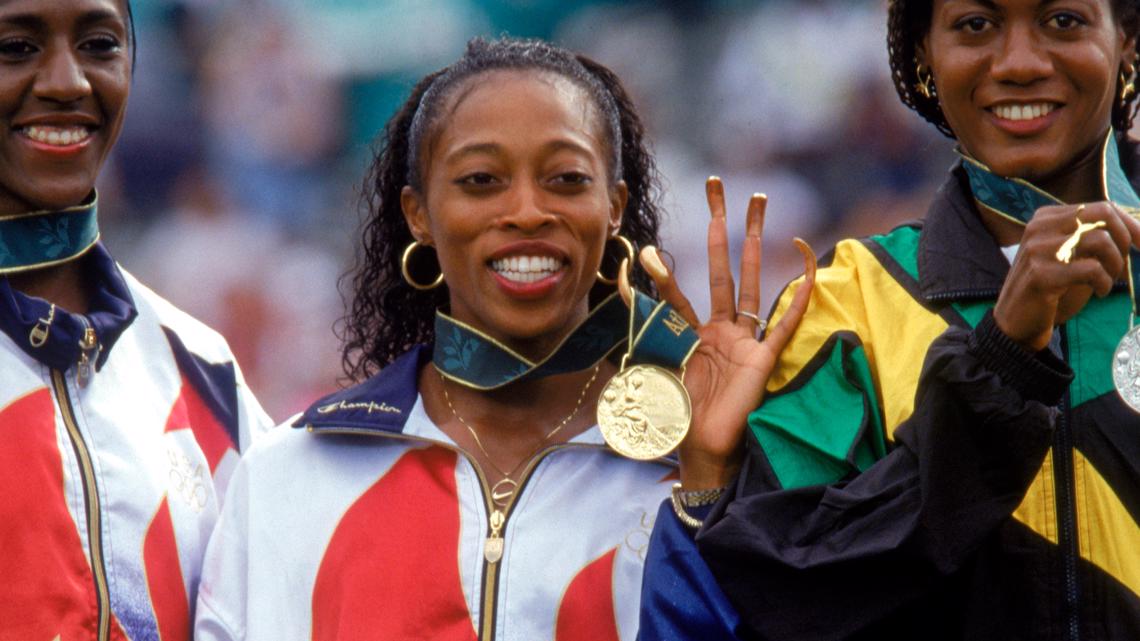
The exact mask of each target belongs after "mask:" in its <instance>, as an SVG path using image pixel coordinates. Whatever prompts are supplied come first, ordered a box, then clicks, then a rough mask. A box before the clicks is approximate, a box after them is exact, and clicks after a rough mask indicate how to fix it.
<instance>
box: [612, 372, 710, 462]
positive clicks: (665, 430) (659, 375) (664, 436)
mask: <svg viewBox="0 0 1140 641" xmlns="http://www.w3.org/2000/svg"><path fill="white" fill-rule="evenodd" d="M692 416H693V412H692V407H691V406H690V403H689V393H688V391H687V390H685V385H684V384H683V383H682V382H681V380H680V379H678V378H677V377H676V376H675V375H673V374H672V373H671V372H669V371H668V370H666V369H663V368H661V367H657V366H655V365H634V366H632V367H626V368H624V369H622V370H621V371H620V372H618V373H617V374H616V375H615V376H614V377H613V378H611V379H610V381H609V382H608V383H606V386H605V388H603V389H602V394H601V397H599V398H598V427H599V428H600V429H601V430H602V436H603V437H604V438H605V439H606V443H607V444H608V445H609V446H610V447H612V448H613V449H614V450H615V451H616V452H618V453H619V454H621V455H622V456H626V457H629V458H632V459H637V460H642V461H644V460H648V459H655V458H660V457H662V456H665V455H666V454H668V453H669V452H672V451H673V450H674V449H676V448H677V446H678V445H680V444H681V441H682V440H684V438H685V434H687V433H688V432H689V422H690V420H691V419H692Z"/></svg>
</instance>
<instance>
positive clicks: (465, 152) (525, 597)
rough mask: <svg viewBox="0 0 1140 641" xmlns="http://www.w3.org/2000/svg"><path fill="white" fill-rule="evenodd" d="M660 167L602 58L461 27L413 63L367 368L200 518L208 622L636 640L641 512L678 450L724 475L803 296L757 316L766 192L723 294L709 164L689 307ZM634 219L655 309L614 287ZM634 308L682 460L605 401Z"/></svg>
mask: <svg viewBox="0 0 1140 641" xmlns="http://www.w3.org/2000/svg"><path fill="white" fill-rule="evenodd" d="M656 191H657V185H656V173H655V170H654V165H653V159H652V157H651V156H650V155H649V153H648V151H647V146H646V142H645V138H644V134H643V130H642V126H641V123H640V120H639V119H638V117H637V114H636V112H635V111H634V110H633V108H632V104H631V101H630V99H629V97H628V96H627V95H626V92H625V90H624V89H623V88H622V85H621V83H620V82H619V81H618V79H617V78H616V77H615V76H614V75H613V73H612V72H610V71H609V70H608V69H606V68H605V67H603V66H601V65H599V64H598V63H596V62H593V61H591V60H589V59H587V58H584V57H581V56H576V55H574V54H572V53H570V52H568V51H565V50H563V49H559V48H557V47H554V46H552V45H549V44H547V43H544V42H540V41H526V40H511V39H504V40H497V41H492V42H487V41H483V40H474V41H472V42H471V43H469V45H468V49H467V52H466V54H465V55H464V56H463V58H461V59H460V60H458V61H456V62H455V63H454V64H452V65H451V66H449V67H447V68H445V69H443V70H440V71H439V72H436V73H434V74H431V75H429V76H427V77H426V78H424V79H423V80H422V81H420V83H419V84H418V85H416V87H415V88H414V89H413V90H412V93H411V95H410V96H409V98H408V100H407V102H406V103H405V104H404V106H403V107H402V108H401V109H400V111H399V112H397V113H396V115H395V116H394V117H393V118H392V120H390V121H389V123H388V125H387V127H386V129H385V132H384V142H383V144H382V145H381V147H380V149H379V151H378V153H377V156H376V160H375V163H374V167H373V171H372V175H371V176H370V180H369V194H368V196H369V197H368V204H369V212H368V214H369V218H368V221H367V223H366V228H365V234H364V253H363V256H362V260H361V265H360V266H359V267H358V269H357V271H356V274H355V278H354V281H353V282H354V285H355V291H354V292H353V294H354V299H353V303H352V309H351V311H350V314H349V317H348V318H347V332H346V333H347V336H346V347H345V363H346V369H347V370H348V371H349V372H350V374H351V375H353V376H354V378H356V379H357V384H356V385H354V386H352V387H349V388H347V389H345V390H342V391H340V392H337V393H335V394H332V395H330V396H328V397H326V398H325V399H322V400H321V401H318V402H317V403H316V404H315V405H314V406H313V407H312V408H310V409H309V410H308V411H306V412H305V413H304V414H302V415H301V416H300V417H299V418H297V419H296V420H295V421H293V426H294V427H299V428H306V429H304V430H292V429H282V430H278V431H276V432H275V433H274V434H273V435H272V436H270V437H269V438H266V439H264V440H263V441H262V442H261V444H260V445H259V446H258V447H256V448H255V449H254V450H252V451H251V452H250V454H249V456H247V457H245V458H244V459H243V461H242V463H241V465H240V468H239V470H240V471H239V473H238V479H239V480H238V481H236V483H237V484H236V485H235V487H234V492H233V493H231V496H232V497H234V500H233V501H231V502H230V503H227V506H226V510H225V511H224V512H223V516H222V520H221V523H220V526H219V528H218V529H217V530H216V531H215V533H214V536H213V538H212V540H211V543H210V550H209V553H208V555H207V561H206V569H205V571H204V574H203V583H202V590H201V592H200V595H199V607H198V620H197V628H196V632H197V638H198V639H204V640H213V639H237V638H245V639H267V640H269V639H272V640H274V641H279V640H282V639H298V640H300V639H317V640H321V641H323V640H325V639H334V638H336V639H375V638H381V639H404V638H432V639H455V640H458V639H464V640H467V639H476V638H477V639H486V640H487V641H491V640H492V639H557V640H559V641H571V640H574V639H582V640H586V639H589V640H591V641H598V640H613V641H617V640H618V639H633V638H634V637H635V635H636V633H637V619H638V611H639V593H638V588H639V586H640V583H641V576H642V567H643V565H644V558H645V557H644V554H645V548H646V545H647V542H648V539H649V535H650V530H651V528H652V526H653V519H654V517H653V515H654V513H655V512H656V511H657V508H658V506H659V505H660V504H661V503H662V501H663V500H664V499H665V497H666V496H668V495H669V493H670V491H671V485H673V484H672V481H673V480H675V479H676V478H677V477H678V475H679V477H680V480H681V482H682V484H683V488H684V490H686V491H693V492H702V491H703V495H704V496H710V495H717V492H718V490H717V489H716V488H719V487H722V486H723V485H724V484H725V483H726V482H727V480H728V479H729V478H731V476H732V474H733V473H734V472H735V469H736V466H738V465H739V452H738V451H737V450H736V447H735V446H736V443H737V442H738V440H739V434H740V431H741V430H742V429H743V427H744V420H745V417H746V415H747V413H748V411H749V410H750V409H751V408H752V407H754V406H755V404H756V402H757V401H758V400H759V396H760V395H761V394H762V390H763V384H764V381H765V379H766V376H767V373H768V371H769V370H770V369H771V365H772V363H773V362H774V361H775V354H776V352H777V351H778V349H779V345H781V344H782V343H783V342H784V341H786V340H787V337H788V336H789V335H790V333H791V329H792V327H793V326H794V323H795V318H796V317H797V313H796V312H793V313H792V314H789V316H788V320H787V321H786V322H784V323H781V324H780V325H779V326H777V327H776V328H774V329H773V332H772V334H771V336H770V337H769V338H768V339H767V340H764V341H762V342H761V341H757V340H756V335H755V329H756V325H755V320H754V318H755V314H756V306H757V305H758V304H759V291H758V290H759V269H760V257H759V253H760V232H761V227H762V216H763V199H762V198H759V197H757V198H755V199H754V200H753V204H752V208H751V210H750V211H749V215H748V220H747V224H748V233H747V236H748V240H747V241H746V244H745V248H744V251H743V255H744V262H743V263H742V282H741V289H740V298H739V308H740V312H741V313H740V314H738V313H737V300H736V294H737V292H736V290H735V287H734V285H733V283H732V277H731V271H730V269H729V266H728V247H727V242H726V240H725V237H726V233H727V232H726V229H725V214H724V209H723V205H724V203H723V193H722V191H721V189H720V183H719V181H716V180H713V181H711V182H710V204H711V205H712V208H713V213H714V215H713V219H712V222H711V223H710V232H709V234H710V236H709V237H710V262H711V264H712V265H713V269H712V278H711V281H712V282H714V283H716V287H715V289H714V292H713V300H714V301H715V305H714V309H713V314H712V318H710V320H709V322H707V323H704V324H701V323H699V321H698V319H697V318H696V316H695V315H694V314H693V313H692V309H691V308H690V306H689V305H688V303H687V301H686V300H685V299H684V297H683V296H681V294H680V292H679V291H678V289H677V286H676V283H675V281H674V280H673V278H672V276H671V275H670V274H669V272H668V270H667V269H665V267H664V265H662V264H661V262H660V259H659V258H658V255H657V253H656V251H655V249H653V248H652V247H650V245H652V244H654V243H655V242H656V235H657V225H658V217H659V211H658V208H657V205H656V201H655V197H656ZM619 234H620V236H619ZM622 238H625V239H627V240H624V241H623V240H622ZM632 245H636V246H638V247H641V248H642V263H643V265H644V266H646V269H647V270H648V271H649V272H650V274H651V275H652V278H653V280H652V281H650V280H649V279H648V278H646V277H645V276H644V275H638V276H636V277H634V278H633V281H634V283H635V284H636V286H637V287H638V288H639V289H641V290H644V291H651V290H652V289H653V287H652V285H656V286H657V288H658V289H659V290H660V291H661V293H662V295H663V297H664V298H665V299H666V300H667V301H668V303H669V304H671V305H672V308H673V309H672V313H670V309H671V308H670V307H669V306H667V305H660V306H657V305H655V304H654V303H653V301H651V300H650V299H649V298H648V296H646V295H644V294H642V293H639V292H634V291H632V290H624V291H626V294H627V295H629V296H631V297H635V298H634V300H635V301H637V303H636V304H635V305H634V311H635V312H636V311H637V310H639V309H641V308H640V307H639V305H645V306H646V307H647V308H649V309H653V310H658V311H659V312H660V313H659V314H658V315H657V316H650V317H649V318H656V319H659V320H648V319H645V318H642V316H641V315H639V314H637V313H633V314H631V311H630V309H629V308H627V306H626V304H625V303H624V302H623V299H622V298H621V297H620V296H619V295H618V294H617V293H615V291H614V284H615V281H614V279H613V278H612V276H613V275H614V274H616V273H617V272H618V271H619V269H620V270H621V271H622V273H626V271H625V270H626V268H627V267H628V264H623V263H621V261H622V259H625V260H626V261H628V259H631V258H633V248H632V247H630V248H629V249H628V250H627V249H626V247H627V246H632ZM423 258H427V260H422V262H421V261H420V260H419V259H423ZM619 264H620V265H622V266H621V267H620V268H619ZM638 273H639V274H640V272H638ZM626 275H627V276H628V274H626ZM625 280H626V279H625V278H623V279H622V280H621V281H619V282H624V281H625ZM802 291H803V292H804V294H803V295H802V296H801V297H800V299H799V309H800V310H801V311H802V309H803V306H804V305H806V302H807V299H806V296H807V293H808V292H809V291H810V288H804V289H803V290H802ZM631 315H632V317H633V318H634V319H638V320H637V321H636V324H637V326H638V328H646V327H648V328H650V329H654V328H656V329H660V330H664V331H661V332H658V334H661V337H659V338H656V339H654V340H653V341H635V342H637V344H639V345H652V346H654V347H656V348H657V351H656V354H657V355H658V356H657V361H656V363H655V364H661V365H667V366H672V367H676V366H679V365H684V364H685V363H686V362H687V367H685V373H684V375H683V376H684V387H685V388H687V389H688V391H689V393H690V394H692V399H691V400H692V403H691V410H692V429H691V432H690V436H689V438H687V439H686V440H685V442H684V443H683V444H681V448H680V466H679V467H680V470H679V471H678V469H677V467H678V465H677V464H676V462H675V461H673V460H670V459H666V458H663V457H661V456H648V457H642V458H649V459H650V460H629V459H625V458H622V457H620V456H618V455H617V453H616V452H615V451H614V450H613V449H610V448H609V447H608V446H607V445H606V443H605V442H604V441H603V437H602V433H601V431H600V430H599V428H598V427H597V426H596V425H595V424H594V422H595V421H594V417H595V416H596V415H598V412H597V406H598V403H599V401H598V399H599V396H600V395H603V394H606V393H609V391H607V392H602V387H603V385H602V382H603V381H605V380H607V379H610V378H611V377H613V376H614V374H615V373H617V371H618V367H617V365H616V364H615V362H616V361H617V360H618V358H617V357H618V356H620V355H621V352H622V351H626V350H627V349H628V350H629V351H631V352H633V354H632V357H631V358H632V360H634V361H637V360H638V359H639V356H640V353H641V352H639V351H638V350H637V349H633V348H632V347H631V346H628V345H625V343H626V341H627V338H629V337H630V336H631V334H632V333H633V332H631V323H632V322H633V321H631ZM649 333H652V332H649ZM666 334H667V335H668V336H672V337H673V338H668V337H667V336H665V335H666ZM697 339H699V341H700V345H699V346H695V345H694V342H695V341H696V340H697ZM671 350H672V351H671ZM669 354H676V358H671V357H666V356H663V355H669ZM623 366H624V361H623ZM663 371H664V370H663V369H662V372H663ZM662 376H667V377H671V376H672V375H671V374H667V373H666V374H662ZM630 378H631V380H633V381H634V382H633V383H631V384H630V388H628V389H627V390H626V394H624V395H622V396H621V398H619V395H618V394H617V393H612V394H610V396H611V398H610V399H609V400H611V401H614V402H613V405H614V406H618V405H621V404H622V403H628V404H627V405H625V406H621V407H619V408H618V409H616V410H614V411H613V412H612V414H613V415H618V414H621V418H620V420H625V421H627V424H630V425H632V426H633V429H631V430H630V434H632V435H633V436H632V440H636V439H637V437H638V436H639V435H640V436H642V437H643V438H642V440H641V441H638V443H644V442H645V441H646V440H648V439H649V437H648V436H646V435H647V434H648V430H649V428H650V427H652V426H651V425H649V423H648V421H647V419H646V417H650V418H651V417H652V415H653V414H654V412H655V411H656V410H657V409H658V408H657V407H656V405H659V404H660V403H656V404H655V403H653V401H654V400H658V399H644V400H643V401H640V402H639V400H638V398H637V395H638V393H639V392H641V391H643V390H644V388H648V387H649V385H648V384H645V385H644V388H642V389H637V388H639V387H640V386H639V385H638V384H639V383H644V381H645V380H647V379H646V378H645V377H644V376H642V377H637V376H635V377H630ZM680 387H681V386H680V384H678V385H677V388H680ZM608 389H609V388H607V390H608ZM610 391H612V390H610ZM639 403H640V404H639ZM638 428H640V429H641V431H640V432H637V431H636V429H638ZM660 454H664V452H661V453H660ZM706 455H710V456H707V457H706ZM706 458H707V459H708V460H709V461H711V463H709V464H704V462H705V460H706ZM299 496H305V497H307V498H308V500H307V501H305V502H303V503H302V502H299V501H297V500H296V497H299ZM283 531H287V532H289V541H288V543H286V542H284V541H283V540H282V539H281V536H280V534H281V532H283Z"/></svg>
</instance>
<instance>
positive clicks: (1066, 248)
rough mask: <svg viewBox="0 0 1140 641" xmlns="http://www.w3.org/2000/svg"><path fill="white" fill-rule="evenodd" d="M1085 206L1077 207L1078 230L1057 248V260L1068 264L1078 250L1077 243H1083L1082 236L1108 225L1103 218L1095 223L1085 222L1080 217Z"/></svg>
mask: <svg viewBox="0 0 1140 641" xmlns="http://www.w3.org/2000/svg"><path fill="white" fill-rule="evenodd" d="M1084 208H1085V206H1084V205H1080V206H1078V207H1077V230H1076V231H1074V232H1073V234H1072V235H1071V236H1069V237H1068V238H1066V239H1065V242H1063V243H1061V246H1060V247H1059V248H1058V249H1057V260H1059V261H1061V262H1062V263H1064V264H1066V265H1068V264H1069V263H1070V262H1072V260H1073V254H1074V253H1075V252H1076V251H1077V245H1079V244H1081V237H1082V236H1084V235H1085V234H1086V233H1087V232H1090V231H1092V230H1094V229H1101V228H1103V227H1105V226H1106V223H1105V222H1104V221H1103V220H1098V221H1096V222H1095V223H1083V222H1081V219H1080V213H1081V212H1082V211H1084Z"/></svg>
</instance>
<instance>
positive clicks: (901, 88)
mask: <svg viewBox="0 0 1140 641" xmlns="http://www.w3.org/2000/svg"><path fill="white" fill-rule="evenodd" d="M1111 1H1112V13H1113V16H1114V17H1115V19H1116V21H1117V23H1118V24H1121V25H1123V26H1124V30H1125V33H1127V34H1129V35H1136V33H1137V32H1138V31H1140V0H1111ZM933 5H934V2H933V0H891V3H890V9H889V12H888V17H887V54H888V55H889V56H890V63H891V79H892V80H893V81H894V83H895V91H897V92H898V94H899V98H900V99H901V100H902V102H903V104H904V105H906V106H907V107H910V108H911V109H912V110H914V111H915V112H917V113H918V115H920V116H922V117H923V118H925V119H926V120H927V121H929V122H930V123H931V124H933V125H934V126H935V127H937V128H938V131H941V132H942V133H943V134H945V135H946V136H949V137H950V138H954V137H955V136H954V132H953V131H952V130H951V129H950V123H948V122H947V121H946V117H945V116H944V115H943V114H942V108H941V107H939V105H938V97H937V96H931V97H929V98H927V97H926V96H923V95H922V94H920V93H919V92H918V90H917V89H916V86H917V84H918V71H917V69H916V68H915V67H916V63H917V56H916V50H917V45H918V43H919V42H920V41H921V40H922V39H923V38H925V37H926V34H927V33H929V32H930V22H931V19H932V18H933V15H932V11H933ZM1133 53H1134V54H1135V53H1136V52H1135V51H1134V52H1133ZM1119 90H1120V87H1117V91H1118V92H1119ZM1136 108H1137V105H1136V94H1133V95H1132V96H1130V97H1129V98H1128V99H1127V100H1126V101H1124V102H1120V101H1117V103H1116V104H1115V105H1114V106H1113V108H1112V126H1113V127H1114V128H1115V129H1116V131H1117V132H1119V133H1123V132H1126V131H1128V130H1129V129H1130V128H1131V127H1132V119H1133V117H1134V116H1135V115H1136Z"/></svg>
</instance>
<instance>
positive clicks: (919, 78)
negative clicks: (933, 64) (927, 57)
mask: <svg viewBox="0 0 1140 641" xmlns="http://www.w3.org/2000/svg"><path fill="white" fill-rule="evenodd" d="M923 73H925V74H926V77H925V78H924V77H923ZM914 77H915V80H916V82H915V83H914V88H915V90H916V91H918V93H919V95H921V96H922V97H923V98H926V99H927V100H937V99H938V89H937V88H936V87H935V86H934V74H932V73H930V70H925V71H924V70H923V68H922V63H921V62H919V61H917V60H915V61H914Z"/></svg>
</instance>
